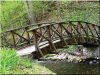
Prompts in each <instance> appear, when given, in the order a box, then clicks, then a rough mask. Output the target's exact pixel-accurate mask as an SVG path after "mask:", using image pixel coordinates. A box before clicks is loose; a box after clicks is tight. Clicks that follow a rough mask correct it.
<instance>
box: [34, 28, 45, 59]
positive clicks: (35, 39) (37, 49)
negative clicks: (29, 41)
mask: <svg viewBox="0 0 100 75" xmlns="http://www.w3.org/2000/svg"><path fill="white" fill-rule="evenodd" d="M32 32H33V35H34V45H35V49H36V51H37V54H38V52H39V53H40V55H41V56H42V57H43V56H44V55H43V53H42V51H41V50H40V48H39V44H38V43H37V41H38V39H37V35H36V30H33V31H32ZM37 56H38V55H37Z"/></svg>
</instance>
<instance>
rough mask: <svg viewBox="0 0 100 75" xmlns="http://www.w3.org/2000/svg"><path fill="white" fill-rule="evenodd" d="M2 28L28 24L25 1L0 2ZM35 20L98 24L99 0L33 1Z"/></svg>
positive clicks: (6, 28)
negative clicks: (93, 0)
mask: <svg viewBox="0 0 100 75" xmlns="http://www.w3.org/2000/svg"><path fill="white" fill-rule="evenodd" d="M0 5H1V10H2V11H1V12H0V16H1V25H2V30H3V31H5V30H8V29H11V28H15V27H19V26H23V25H27V24H30V20H29V18H28V13H27V11H28V10H27V9H28V8H27V7H28V5H27V4H26V2H25V1H2V2H1V4H0ZM32 8H33V9H32V10H33V14H34V20H35V22H36V23H37V22H51V21H62V20H82V21H88V22H91V23H94V24H95V23H96V24H99V2H85V1H81V2H74V1H59V2H57V1H33V2H32Z"/></svg>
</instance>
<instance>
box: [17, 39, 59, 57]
mask: <svg viewBox="0 0 100 75" xmlns="http://www.w3.org/2000/svg"><path fill="white" fill-rule="evenodd" d="M57 42H60V39H58V40H55V41H53V43H57ZM39 46H40V49H42V48H45V47H46V46H49V43H48V41H45V42H42V43H40V44H39ZM35 51H36V49H35V45H32V46H29V47H26V48H23V49H20V50H18V51H17V54H18V55H19V56H23V55H28V54H31V53H32V52H35Z"/></svg>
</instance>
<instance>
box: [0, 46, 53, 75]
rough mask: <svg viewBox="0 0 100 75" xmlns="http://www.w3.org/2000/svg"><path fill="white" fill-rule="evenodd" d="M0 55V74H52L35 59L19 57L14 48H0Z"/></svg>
mask: <svg viewBox="0 0 100 75" xmlns="http://www.w3.org/2000/svg"><path fill="white" fill-rule="evenodd" d="M0 55H1V56H0V57H1V59H0V74H41V73H43V74H44V73H46V74H53V72H52V71H50V70H49V69H47V68H46V67H44V66H42V65H40V64H39V63H38V62H37V61H36V60H31V59H29V58H28V57H24V58H23V57H19V56H18V55H17V54H16V51H15V50H14V49H10V48H2V49H1V50H0Z"/></svg>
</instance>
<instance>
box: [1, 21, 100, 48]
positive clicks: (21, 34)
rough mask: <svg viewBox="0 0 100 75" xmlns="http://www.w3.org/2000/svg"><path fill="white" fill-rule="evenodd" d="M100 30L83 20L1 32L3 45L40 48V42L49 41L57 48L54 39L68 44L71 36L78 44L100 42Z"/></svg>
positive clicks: (37, 25) (98, 27)
mask: <svg viewBox="0 0 100 75" xmlns="http://www.w3.org/2000/svg"><path fill="white" fill-rule="evenodd" d="M99 32H100V26H98V25H95V24H92V23H88V22H83V21H67V22H52V23H39V24H34V25H30V26H29V25H28V26H24V27H21V28H16V29H12V30H9V31H6V32H4V33H1V40H2V42H1V43H2V44H1V45H2V46H8V47H14V48H20V47H23V46H27V45H31V44H34V45H36V48H38V47H39V44H41V43H43V42H48V43H49V45H51V47H52V48H54V49H55V46H54V44H53V41H56V40H61V41H63V43H64V44H66V45H68V42H67V41H66V39H69V38H73V40H74V43H76V44H80V43H79V42H81V43H88V42H92V44H99V43H100V34H99ZM70 44H71V43H70ZM72 44H73V43H72Z"/></svg>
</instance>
